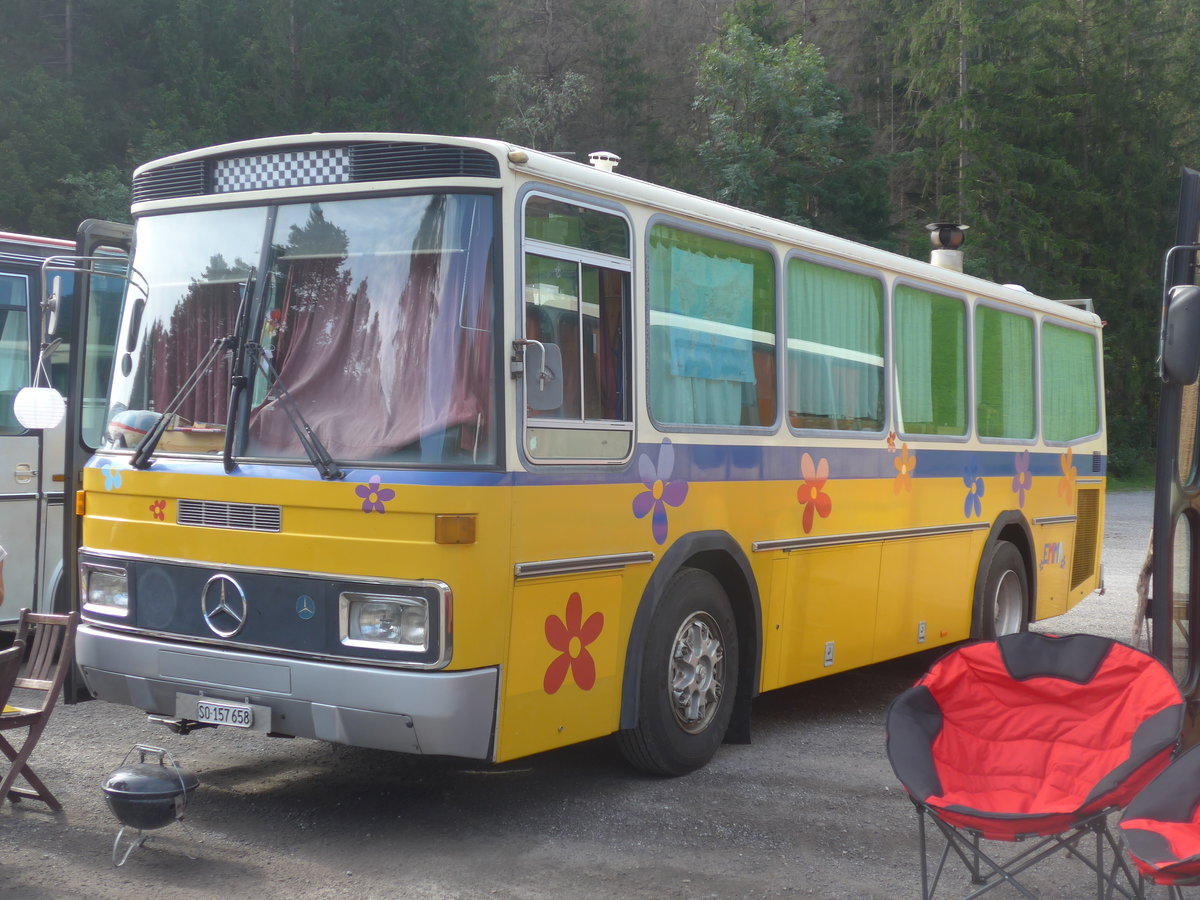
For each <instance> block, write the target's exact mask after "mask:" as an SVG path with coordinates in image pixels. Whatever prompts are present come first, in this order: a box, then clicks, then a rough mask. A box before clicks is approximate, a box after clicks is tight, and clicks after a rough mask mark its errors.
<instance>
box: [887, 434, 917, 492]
mask: <svg viewBox="0 0 1200 900" xmlns="http://www.w3.org/2000/svg"><path fill="white" fill-rule="evenodd" d="M892 464H893V465H894V466H895V467H896V480H895V482H893V484H892V490H894V491H895V492H896V493H897V494H898V493H900V491H901V489H903V490H906V491H911V490H912V473H913V470H914V469H915V468H916V467H917V454H915V453H909V452H908V444H901V445H900V455H899V456H898V457H896V458H895V459H893V460H892Z"/></svg>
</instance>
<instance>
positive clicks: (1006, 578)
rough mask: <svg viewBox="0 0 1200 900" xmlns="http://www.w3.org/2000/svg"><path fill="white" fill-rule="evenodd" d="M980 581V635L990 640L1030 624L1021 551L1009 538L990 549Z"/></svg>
mask: <svg viewBox="0 0 1200 900" xmlns="http://www.w3.org/2000/svg"><path fill="white" fill-rule="evenodd" d="M982 569H983V571H984V572H985V573H986V574H985V575H984V582H983V598H982V600H983V602H982V604H981V606H980V610H979V615H980V621H979V625H980V629H979V636H980V637H981V638H984V639H985V640H993V639H995V638H998V637H1002V636H1003V635H1006V634H1013V633H1014V632H1017V631H1025V630H1026V629H1027V628H1028V627H1029V579H1028V577H1027V576H1026V574H1025V559H1024V557H1022V556H1021V551H1020V550H1018V549H1017V548H1016V547H1015V546H1014V545H1013V544H1011V543H1009V542H1008V541H999V542H997V543H996V545H995V546H994V547H993V548H992V550H991V553H990V556H989V558H988V561H987V564H986V565H985V566H983V567H982Z"/></svg>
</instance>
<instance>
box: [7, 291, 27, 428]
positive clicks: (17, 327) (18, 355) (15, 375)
mask: <svg viewBox="0 0 1200 900" xmlns="http://www.w3.org/2000/svg"><path fill="white" fill-rule="evenodd" d="M27 300H28V281H27V280H26V279H25V277H24V276H20V275H0V434H21V432H23V431H24V429H23V428H22V427H21V426H20V424H19V423H18V422H17V417H16V415H14V413H13V398H14V397H16V396H17V391H19V390H21V388H23V387H25V386H26V385H28V384H29V365H30V360H29V318H28V313H27V312H26V309H27V305H26V304H27Z"/></svg>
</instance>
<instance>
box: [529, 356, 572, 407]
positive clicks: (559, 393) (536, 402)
mask: <svg viewBox="0 0 1200 900" xmlns="http://www.w3.org/2000/svg"><path fill="white" fill-rule="evenodd" d="M522 343H523V344H524V357H525V358H524V362H525V369H524V371H525V405H526V406H528V407H529V408H530V409H535V410H538V411H541V412H547V411H549V410H553V409H558V408H559V407H560V406H562V404H563V379H562V351H561V350H560V349H559V348H558V344H543V343H542V342H541V341H523V342H522Z"/></svg>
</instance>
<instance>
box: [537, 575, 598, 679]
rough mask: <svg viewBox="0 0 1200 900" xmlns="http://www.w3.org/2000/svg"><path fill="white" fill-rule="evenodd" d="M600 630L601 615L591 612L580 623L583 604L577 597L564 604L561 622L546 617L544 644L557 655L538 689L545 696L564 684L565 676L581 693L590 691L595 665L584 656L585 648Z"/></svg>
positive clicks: (574, 595) (590, 655)
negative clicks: (564, 610)
mask: <svg viewBox="0 0 1200 900" xmlns="http://www.w3.org/2000/svg"><path fill="white" fill-rule="evenodd" d="M603 630H604V613H602V612H594V613H592V614H591V615H590V616H588V620H587V621H586V622H585V621H583V600H582V599H580V597H579V594H578V593H575V594H572V595H571V597H570V599H569V600H567V610H566V612H565V613H564V614H563V618H561V619H560V618H559V617H558V616H547V617H546V641H547V643H549V644H550V646H551V647H553V648H554V649H555V650H558V651H559V655H558V656H556V657H555V658H554V662H552V663H550V667H549V668H548V669H546V678H545V680H544V681H543V682H542V686H543V687H544V688H545V689H546V693H547V694H553V693H556V692H557V691H558V689H559V688H560V687H562V686H563V682H564V681H566V680H567V672H570V673H571V677H573V678H574V679H575V683H576V684H577V685H579V687H580V688H581V689H583V690H585V691H590V690H591V689H592V688H593V687H594V686H595V684H596V661H595V660H594V659H592V654H591V653H589V652H588V649H587V646H588V644H590V643H592V642H593V641H594V640H596V638H598V637H600V632H601V631H603Z"/></svg>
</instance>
